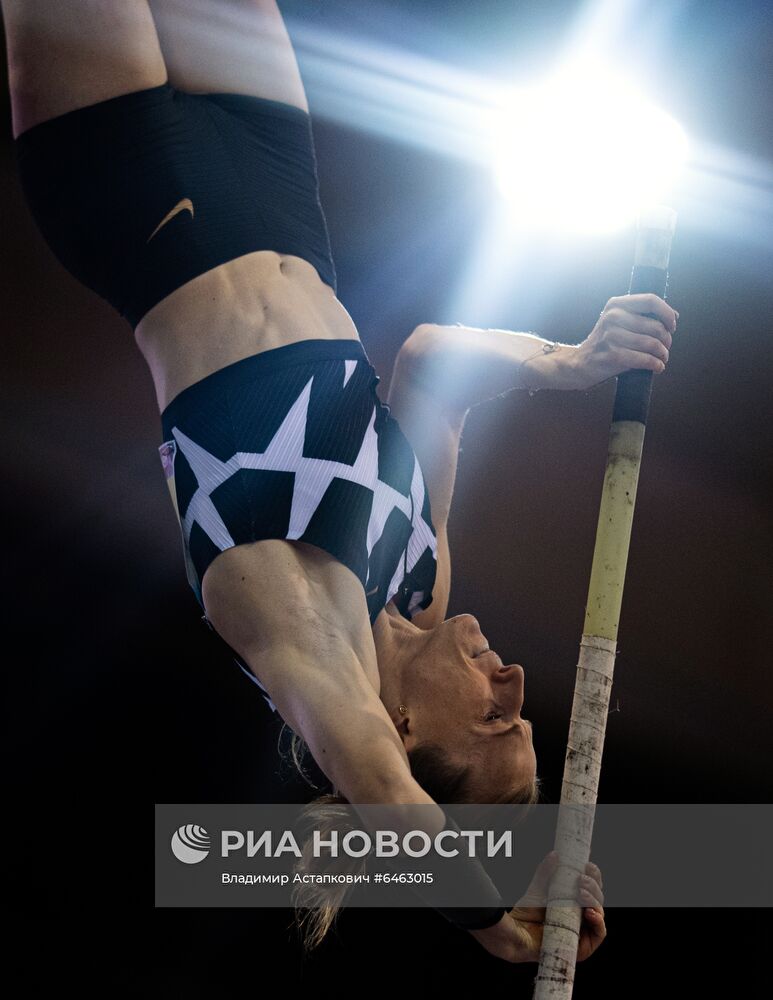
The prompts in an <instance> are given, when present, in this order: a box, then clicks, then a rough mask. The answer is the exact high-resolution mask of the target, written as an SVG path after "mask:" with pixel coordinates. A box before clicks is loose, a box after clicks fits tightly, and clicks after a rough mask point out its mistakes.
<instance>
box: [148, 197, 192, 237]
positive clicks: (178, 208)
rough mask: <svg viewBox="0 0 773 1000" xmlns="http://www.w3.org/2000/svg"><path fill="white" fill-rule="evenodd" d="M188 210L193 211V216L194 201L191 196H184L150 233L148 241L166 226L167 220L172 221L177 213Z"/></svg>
mask: <svg viewBox="0 0 773 1000" xmlns="http://www.w3.org/2000/svg"><path fill="white" fill-rule="evenodd" d="M186 210H187V211H189V212H190V213H191V218H193V202H192V201H191V199H190V198H183V199H182V200H181V201H178V202H177V204H176V205H175V207H174V208H173V209H172V211H171V212H169V213H168V214H167V215H165V216H164V218H163V219H162V220H161V221H160V222H159V224H158V225H157V226H156V228H155V229H154V230H153V232H152V233H151V234H150V236H148V239H147V242H148V243H150V241H151V240H152V239H153V237H154V236H155V235H156V233H157V232H158V231H159V229H161V228H162V227H163V226H165V225H166V224H167V222H171V220H172V219H173V218H174V217H175V215H179V213H180V212H185V211H186Z"/></svg>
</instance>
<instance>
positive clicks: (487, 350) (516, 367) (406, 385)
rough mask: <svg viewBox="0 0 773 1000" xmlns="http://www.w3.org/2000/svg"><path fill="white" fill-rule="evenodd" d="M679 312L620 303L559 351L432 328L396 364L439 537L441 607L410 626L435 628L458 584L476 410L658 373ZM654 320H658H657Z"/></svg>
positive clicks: (400, 415)
mask: <svg viewBox="0 0 773 1000" xmlns="http://www.w3.org/2000/svg"><path fill="white" fill-rule="evenodd" d="M677 315H678V314H677V313H676V312H675V311H674V310H673V309H672V308H671V306H669V305H667V303H666V302H664V301H663V300H662V299H661V298H658V297H657V296H655V295H624V296H619V297H617V298H612V299H610V300H609V302H607V304H606V306H605V307H604V309H603V310H602V312H601V314H600V316H599V319H598V322H597V323H596V325H595V326H594V328H593V330H592V331H591V333H590V334H589V335H588V337H587V338H586V339H585V340H584V341H583V342H582V343H581V344H578V345H576V346H573V345H569V344H561V345H558V348H557V349H556V345H554V344H552V343H551V342H549V341H546V340H543V339H542V338H540V337H537V336H535V335H534V334H530V333H513V332H511V331H509V330H480V329H475V328H470V327H464V326H440V325H437V324H432V323H425V324H422V325H420V326H418V327H417V328H416V329H415V330H414V331H413V333H412V334H411V336H410V337H409V338H408V340H406V342H405V343H404V344H403V346H402V347H401V348H400V351H399V353H398V356H397V360H396V362H395V367H394V372H393V375H392V381H391V384H390V388H389V398H388V402H389V406H390V407H391V410H392V413H393V415H394V417H395V419H396V420H397V421H398V423H399V424H400V426H401V428H402V430H403V433H404V434H405V436H406V437H407V438H408V440H409V441H410V443H411V445H412V447H413V449H414V451H415V452H416V455H417V457H418V459H419V464H420V465H421V468H422V471H423V473H424V478H425V479H426V481H427V489H428V490H429V499H430V506H431V508H432V520H433V523H434V526H435V529H436V531H437V536H438V568H437V580H436V584H435V589H434V591H433V601H432V604H431V605H430V607H429V608H427V610H426V611H422V612H420V613H419V614H417V615H415V616H414V618H413V619H412V620H413V621H414V623H415V624H416V625H418V626H419V627H420V628H432V627H434V626H435V625H437V624H439V623H440V622H441V621H443V619H444V618H445V614H446V609H447V607H448V598H449V592H450V586H451V561H450V552H449V549H448V532H447V527H448V516H449V513H450V510H451V499H452V496H453V490H454V481H455V479H456V466H457V458H458V452H459V441H460V438H461V433H462V429H463V427H464V421H465V418H466V416H467V413H468V412H469V410H470V409H471V407H473V406H475V405H477V404H478V403H481V402H483V401H484V400H486V399H491V398H492V397H494V396H499V395H501V394H502V393H505V392H508V391H510V390H512V389H517V388H525V389H530V390H537V389H588V388H590V387H591V386H593V385H596V384H597V383H598V382H601V381H605V380H606V379H608V378H611V377H613V376H615V375H618V374H620V372H623V371H627V370H628V369H631V368H645V369H650V370H652V371H655V372H660V371H662V370H663V369H664V368H665V365H666V363H667V361H668V352H669V348H670V347H671V335H672V333H673V331H674V330H675V328H676V317H677ZM653 316H654V317H656V318H652V317H653Z"/></svg>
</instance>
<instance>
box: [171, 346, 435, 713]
mask: <svg viewBox="0 0 773 1000" xmlns="http://www.w3.org/2000/svg"><path fill="white" fill-rule="evenodd" d="M378 382H379V377H378V375H376V372H375V370H374V368H373V366H372V365H371V364H370V361H369V360H368V357H367V355H366V353H365V350H364V348H363V346H362V344H361V342H360V341H359V340H304V341H301V342H299V343H295V344H288V345H286V346H284V347H279V348H276V349H275V350H270V351H264V352H262V353H260V354H255V355H253V356H252V357H248V358H245V359H244V360H242V361H237V362H235V363H234V364H231V365H228V366H227V367H225V368H221V369H220V370H219V371H216V372H214V373H213V374H212V375H209V376H207V377H206V378H204V379H202V380H201V381H199V382H196V383H194V384H193V385H191V386H189V387H188V388H187V389H184V390H183V391H182V392H181V393H179V394H178V395H177V396H176V397H175V398H174V399H173V400H172V401H171V402H170V403H169V405H168V406H167V407H166V409H165V410H164V412H163V413H162V414H161V425H162V434H163V444H162V445H161V446H160V448H159V452H160V455H161V460H162V464H163V467H164V470H165V473H166V477H167V483H168V485H169V488H170V491H171V495H172V500H173V502H174V504H175V509H176V511H177V515H178V518H179V520H180V526H181V530H182V540H183V551H184V555H185V562H186V568H187V575H188V581H189V583H190V585H191V587H192V588H193V591H194V593H195V594H196V598H197V600H198V601H199V603H200V604H201V606H202V608H203V607H204V603H203V599H202V594H201V580H202V578H203V576H204V572H205V570H206V569H207V567H208V566H209V564H210V563H211V562H212V560H213V559H214V558H215V556H217V555H218V554H219V553H220V552H222V551H223V550H225V549H227V548H230V547H231V546H234V545H242V544H245V543H247V542H254V541H258V540H259V539H263V538H287V539H298V540H300V541H303V542H308V543H310V544H312V545H316V546H318V547H319V548H321V549H324V550H325V551H326V552H329V553H330V555H332V556H334V557H335V558H336V559H338V560H339V561H340V562H342V563H343V564H344V565H345V566H348V567H349V569H351V570H352V572H353V573H354V574H355V575H356V576H357V578H358V579H359V581H360V583H361V584H362V586H363V588H364V589H365V595H366V599H367V604H368V613H369V615H370V620H371V623H372V622H374V621H375V619H376V616H377V615H378V613H379V612H380V611H381V609H382V608H383V607H384V606H385V605H386V604H387V603H388V602H389V601H390V600H394V602H395V605H396V606H397V608H398V609H399V610H400V612H401V613H402V614H403V615H404V616H405V617H407V618H410V617H411V616H412V615H413V613H414V612H416V611H418V610H419V609H422V608H426V607H428V606H429V604H430V603H431V601H432V588H433V585H434V582H435V571H436V566H437V539H436V537H435V530H434V527H433V525H432V517H431V511H430V503H429V495H428V493H427V488H426V484H425V481H424V477H423V474H422V472H421V468H420V467H419V463H418V460H417V459H416V456H415V454H414V452H413V449H412V448H411V446H410V444H409V443H408V441H407V439H406V438H405V436H404V435H403V433H402V431H401V430H400V427H399V425H398V423H397V421H396V420H395V419H394V417H392V416H391V415H390V412H389V407H388V406H387V405H385V404H384V403H382V402H381V400H380V399H379V397H378V394H377V392H376V387H377V385H378ZM205 616H206V609H205ZM237 662H239V661H238V660H237ZM241 665H242V664H241V663H240V666H241ZM252 676H253V675H250V677H251V678H252ZM253 679H254V678H253ZM269 704H270V703H269Z"/></svg>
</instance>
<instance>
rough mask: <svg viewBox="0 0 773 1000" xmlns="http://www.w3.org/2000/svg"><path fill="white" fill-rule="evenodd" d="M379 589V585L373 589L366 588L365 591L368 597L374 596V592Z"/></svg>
mask: <svg viewBox="0 0 773 1000" xmlns="http://www.w3.org/2000/svg"><path fill="white" fill-rule="evenodd" d="M377 590H378V587H374V588H373V590H366V591H365V596H366V597H372V596H373V594H375V593H376V591H377Z"/></svg>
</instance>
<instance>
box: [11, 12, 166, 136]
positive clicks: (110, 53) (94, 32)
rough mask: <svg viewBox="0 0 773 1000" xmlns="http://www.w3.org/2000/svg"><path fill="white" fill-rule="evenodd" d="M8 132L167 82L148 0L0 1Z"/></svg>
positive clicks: (20, 129)
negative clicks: (5, 52)
mask: <svg viewBox="0 0 773 1000" xmlns="http://www.w3.org/2000/svg"><path fill="white" fill-rule="evenodd" d="M1 2H2V10H3V21H4V25H5V37H6V46H7V49H8V77H9V84H10V90H11V106H12V111H13V134H14V136H18V135H19V134H20V133H21V132H24V131H25V130H26V129H28V128H31V127H32V126H33V125H37V124H38V123H39V122H43V121H46V120H47V119H49V118H55V117H56V116H57V115H62V114H65V113H66V112H68V111H74V110H75V109H77V108H82V107H86V106H87V105H89V104H97V103H98V102H100V101H105V100H108V99H109V98H111V97H119V96H120V95H121V94H127V93H132V92H133V91H136V90H144V89H145V88H147V87H154V86H158V85H160V84H162V83H164V82H165V81H166V79H167V74H166V66H165V65H164V59H163V56H162V54H161V48H160V46H159V43H158V36H157V34H156V28H155V24H154V22H153V17H152V15H151V13H150V8H149V6H148V2H147V0H120V2H117V0H1Z"/></svg>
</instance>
